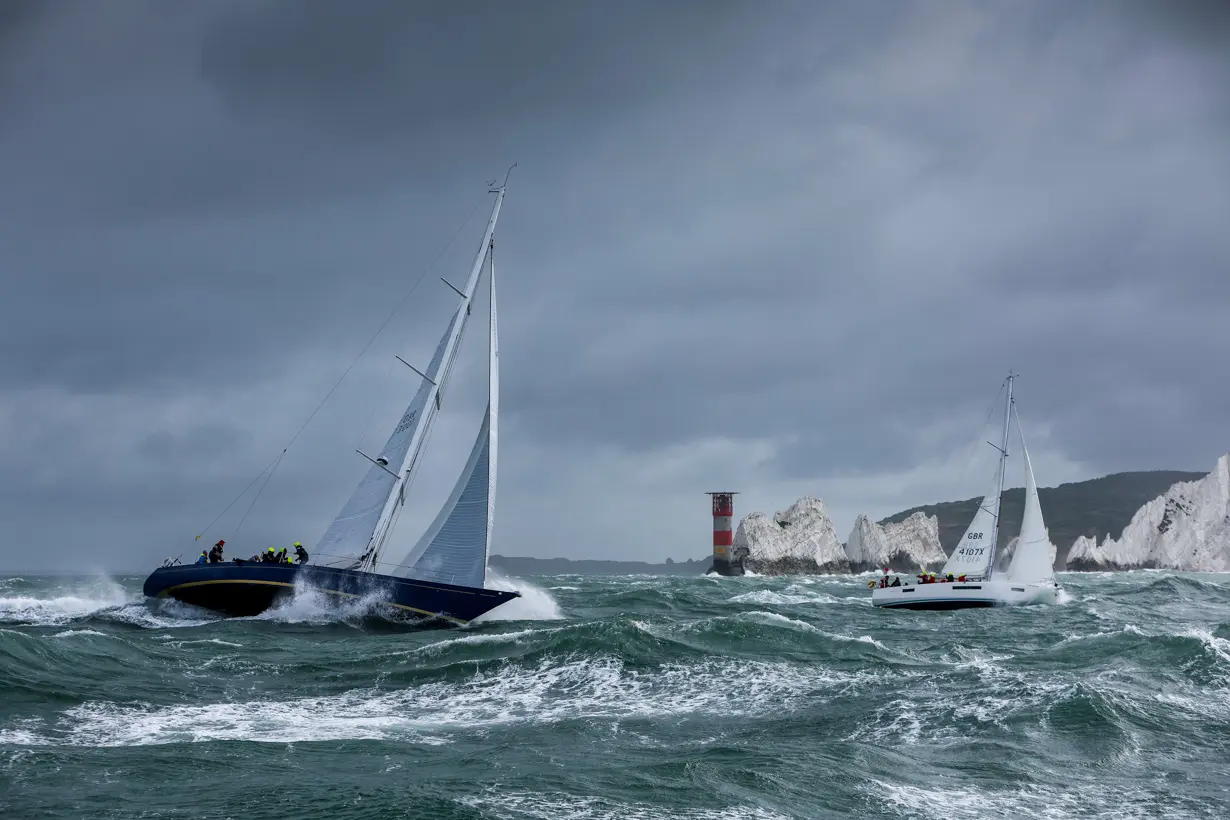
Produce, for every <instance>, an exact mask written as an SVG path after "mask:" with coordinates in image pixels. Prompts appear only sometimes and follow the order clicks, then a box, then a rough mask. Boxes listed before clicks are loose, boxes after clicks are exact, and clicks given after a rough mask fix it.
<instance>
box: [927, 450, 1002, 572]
mask: <svg viewBox="0 0 1230 820" xmlns="http://www.w3.org/2000/svg"><path fill="white" fill-rule="evenodd" d="M999 483H1000V482H999V467H998V466H996V468H995V480H994V483H993V484H992V486H991V491H990V492H989V493H987V494H986V495H985V496H983V497H982V500H981V501H980V502H979V503H978V512H976V513H975V514H974V520H973V521H971V522H970V524H969V527H967V528H966V530H965V533H964V534H963V535H962V536H961V540H960V541H958V542H957V545H956V546H955V547H954V548H953V550H952V555H950V556H948V563H946V564H944V569H943V570H942V571H941V574H942V575H947V574H948V573H950V572H951V573H952V574H953V575H954V576H960V575H965V576H969V577H972V578H981V577H983V576H984V575H985V574H986V570H987V566H988V564H989V563H990V560H991V552H992V551H991V541H992V539H994V538H995V518H996V516H997V515H998V514H999Z"/></svg>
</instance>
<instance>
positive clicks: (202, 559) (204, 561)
mask: <svg viewBox="0 0 1230 820" xmlns="http://www.w3.org/2000/svg"><path fill="white" fill-rule="evenodd" d="M196 562H197V563H198V564H207V563H209V558H208V557H207V556H206V555H205V550H201V557H200V558H198V559H196Z"/></svg>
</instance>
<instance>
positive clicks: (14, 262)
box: [0, 0, 1230, 571]
mask: <svg viewBox="0 0 1230 820" xmlns="http://www.w3.org/2000/svg"><path fill="white" fill-rule="evenodd" d="M1227 9H1230V7H1227V6H1226V5H1225V4H1224V3H1220V2H1216V0H1212V1H1211V2H1207V3H1206V2H1169V3H1160V2H1159V3H1150V2H1143V1H1142V2H1135V1H1134V0H1123V1H1122V2H1112V1H1111V0H1107V1H1106V2H1098V1H1097V0H1088V1H1087V2H1080V3H1072V2H1059V1H1058V0H1056V2H1030V3H992V2H985V3H980V2H961V1H960V0H943V2H912V3H892V2H883V3H844V2H843V3H825V2H820V0H807V2H794V3H791V2H785V1H784V0H780V1H779V2H772V3H761V2H743V3H733V2H719V1H718V0H713V1H712V2H710V1H709V0H704V1H703V2H684V1H683V0H677V1H676V2H668V3H661V2H631V1H629V2H621V3H608V2H582V0H534V1H533V2H529V1H528V0H527V2H521V3H510V2H479V0H466V2H461V3H458V2H453V1H452V0H450V1H449V2H415V3H408V2H394V1H392V0H390V1H389V2H374V1H373V2H358V1H357V0H351V2H347V3H324V2H318V3H310V2H278V1H277V0H274V1H272V2H271V1H269V0H262V1H261V2H256V0H235V2H177V3H164V2H155V1H154V0H108V2H106V3H102V2H90V1H89V0H80V1H79V2H39V0H5V2H3V3H0V345H2V346H3V351H2V355H0V488H2V490H3V492H2V493H0V521H3V522H4V524H5V535H4V541H5V546H4V547H3V548H2V549H0V571H4V570H9V571H13V570H37V569H50V568H76V569H80V570H94V569H107V570H112V571H131V570H137V571H141V570H145V569H148V568H150V567H151V566H153V565H156V563H157V562H158V561H160V560H161V559H162V558H163V557H164V556H166V555H174V554H179V553H185V554H186V555H190V554H192V552H193V551H194V547H195V546H198V544H195V543H194V542H193V536H195V535H196V534H198V533H200V532H201V531H202V530H203V528H205V527H206V525H207V524H209V523H210V522H211V521H212V520H213V519H214V518H215V516H217V515H218V514H219V513H222V512H223V510H224V508H226V506H227V504H228V503H230V502H231V501H232V500H233V499H234V498H235V497H236V496H238V495H239V494H240V491H241V490H243V489H244V487H245V486H247V485H248V484H249V482H251V481H252V480H253V479H254V478H256V477H257V476H258V474H259V473H260V471H261V470H262V468H264V467H265V466H266V465H267V464H268V463H269V462H270V461H271V460H273V459H274V458H275V457H276V456H277V455H278V453H279V452H280V451H281V450H282V448H283V447H286V445H287V442H288V441H290V440H291V438H292V437H293V436H295V434H296V431H298V430H299V429H300V428H301V427H302V426H303V424H304V422H305V421H307V420H308V418H309V417H311V422H310V424H308V425H307V427H306V428H304V430H303V432H302V434H301V435H299V436H298V437H297V438H295V439H294V443H293V445H292V446H291V447H290V448H289V450H288V452H287V454H286V456H285V458H284V459H283V460H282V462H281V463H280V464H279V466H278V469H277V471H276V472H275V473H274V474H273V477H272V478H271V479H270V480H269V481H268V483H267V484H266V485H265V486H264V489H263V492H262V493H261V495H260V497H259V499H258V500H257V501H256V503H255V504H254V505H253V504H252V503H251V502H252V498H253V494H252V493H251V492H249V493H248V494H247V495H245V496H244V497H242V498H241V499H240V500H239V501H238V502H237V503H236V504H235V505H234V506H232V507H231V508H230V510H229V511H228V512H227V513H226V514H225V515H224V516H223V517H222V519H221V520H220V521H219V522H218V523H217V524H216V525H214V526H213V528H212V529H209V530H208V531H206V533H205V537H203V538H202V540H201V542H200V543H202V544H204V543H212V541H214V540H216V539H217V538H219V537H222V538H227V539H228V543H229V544H230V545H231V546H233V547H234V552H233V554H247V550H248V549H251V550H252V551H256V550H258V549H260V548H261V547H263V546H266V545H268V544H278V545H283V544H288V543H290V542H291V541H294V540H301V541H303V542H304V543H305V544H308V545H309V547H310V546H311V544H312V543H313V542H314V541H315V539H316V538H318V537H319V535H320V534H321V533H322V532H323V530H324V528H325V526H326V525H327V523H328V521H329V520H330V519H331V518H332V516H333V515H334V514H335V513H336V512H337V511H338V510H339V509H340V508H341V506H342V504H343V503H344V502H345V500H346V498H347V496H348V495H349V492H350V490H351V488H352V487H353V485H354V484H355V483H356V482H357V481H358V480H359V478H360V477H361V475H362V474H363V472H364V471H365V469H366V468H367V463H366V462H365V461H363V460H362V459H361V458H360V457H359V456H358V455H356V454H355V452H354V450H355V449H356V448H364V449H378V448H379V444H380V442H381V441H382V440H383V437H384V435H385V434H386V432H387V430H388V428H389V427H390V426H391V425H392V424H393V423H394V422H395V420H396V418H397V416H398V415H399V413H400V411H401V408H402V406H403V405H404V403H405V402H406V401H407V400H408V399H409V398H410V396H411V395H412V394H413V391H414V389H415V388H416V387H417V382H416V381H415V379H414V377H413V374H412V373H409V372H408V371H407V370H406V369H405V368H404V367H402V366H401V365H400V364H397V363H396V361H395V359H394V358H393V357H394V355H395V354H399V355H402V356H403V357H405V358H406V359H408V360H409V361H412V362H417V363H419V364H420V365H421V364H423V363H425V362H426V361H427V359H428V358H429V357H430V352H431V348H432V347H433V346H434V344H435V341H436V339H437V338H438V336H439V334H440V333H442V332H443V330H444V327H445V325H446V323H447V320H448V316H449V312H450V311H451V310H452V309H453V308H454V307H455V304H456V302H455V296H454V295H453V294H452V293H451V291H449V290H448V288H447V287H445V286H444V285H443V284H441V283H440V282H439V278H440V277H441V276H446V277H448V278H450V279H452V280H453V281H456V282H460V281H461V280H462V279H463V278H464V272H465V269H466V267H467V266H468V263H469V261H470V258H471V257H472V254H473V252H474V250H475V245H476V243H477V242H478V240H479V237H480V236H481V231H482V227H483V224H484V222H485V217H486V213H487V210H488V208H489V207H490V195H489V194H488V193H487V182H488V181H489V180H492V179H495V178H497V177H500V176H502V175H503V173H504V171H505V169H506V168H507V167H508V166H509V165H511V164H512V163H513V162H516V163H518V167H517V169H516V170H515V171H514V172H513V176H512V179H511V182H510V185H509V193H508V198H507V201H506V203H505V210H504V213H503V216H502V217H501V221H500V224H499V229H498V231H497V246H498V249H497V266H498V273H499V276H500V287H501V292H500V332H501V361H502V368H503V391H502V394H501V405H502V412H503V416H502V430H501V435H502V439H501V453H500V484H499V496H498V508H497V525H496V526H497V533H496V536H495V542H494V544H493V550H494V551H495V552H500V553H504V554H511V555H539V556H567V557H612V558H621V557H622V558H632V559H645V560H661V559H664V558H666V557H673V558H675V559H676V560H679V559H683V558H689V557H699V556H701V555H704V554H705V553H706V552H707V551H708V549H709V543H710V536H709V529H710V526H709V525H710V520H709V510H708V501H707V499H706V498H705V497H704V495H703V493H704V492H705V491H706V490H712V489H735V490H739V491H741V492H742V493H743V494H742V495H740V496H739V497H738V498H737V500H736V513H737V514H740V515H741V514H744V513H747V512H749V511H752V510H756V509H759V510H766V511H772V510H774V509H779V508H783V507H785V506H787V505H789V504H790V503H791V502H792V501H794V500H795V499H796V498H797V497H798V496H800V495H803V494H811V495H815V496H819V497H821V498H823V499H824V500H825V502H826V503H827V504H828V505H829V507H830V510H831V513H832V515H833V517H834V521H835V524H836V526H837V529H838V532H839V534H840V535H841V536H842V537H843V538H844V537H845V535H846V533H848V532H849V529H850V527H851V525H852V524H853V522H854V518H855V516H856V515H857V514H858V513H860V512H866V513H869V514H872V515H873V516H876V517H879V516H882V515H885V514H888V513H891V512H894V511H896V510H898V509H902V508H904V507H908V506H912V505H915V504H921V503H927V502H931V501H938V500H945V499H951V498H964V497H968V496H971V495H975V494H977V493H978V492H980V491H981V490H982V489H983V486H984V485H985V483H986V477H987V475H989V473H988V469H989V467H987V465H989V464H990V461H989V457H988V456H987V454H986V453H985V452H984V451H987V450H989V448H987V447H985V446H982V447H981V448H979V446H978V444H979V442H981V441H982V440H984V439H985V438H987V437H988V436H993V435H995V430H994V428H995V425H996V421H992V422H991V425H990V426H989V427H987V428H986V429H985V430H984V429H982V425H983V422H984V420H985V419H986V414H987V409H988V406H989V404H990V403H991V401H992V400H993V399H994V398H995V395H996V390H997V389H998V387H999V383H1000V381H1001V380H1002V378H1003V376H1004V375H1005V374H1006V373H1007V371H1008V370H1009V369H1010V368H1011V369H1013V370H1015V371H1017V372H1019V373H1020V374H1021V378H1020V380H1019V382H1018V385H1017V390H1018V401H1019V407H1020V410H1021V417H1022V419H1023V421H1024V424H1025V426H1026V434H1027V435H1028V442H1029V444H1030V450H1031V454H1032V455H1033V459H1034V465H1035V469H1036V471H1037V473H1038V478H1039V482H1040V483H1041V484H1043V485H1045V486H1053V485H1055V484H1058V483H1061V482H1064V481H1071V480H1079V479H1084V478H1091V477H1095V476H1098V475H1102V474H1105V473H1108V472H1114V471H1120V470H1136V469H1155V468H1172V469H1194V470H1207V469H1209V468H1210V467H1211V466H1212V464H1213V462H1214V460H1215V459H1216V458H1217V456H1219V455H1220V454H1222V453H1223V452H1225V451H1226V450H1227V449H1230V436H1228V435H1227V428H1226V426H1225V419H1226V409H1227V407H1230V379H1228V378H1227V375H1226V374H1227V370H1226V363H1227V362H1228V361H1230V230H1227V228H1226V226H1227V225H1228V224H1230V150H1228V148H1230V56H1228V55H1230V11H1227ZM416 283H417V284H416ZM403 300H404V307H402V308H401V309H400V310H398V311H397V312H396V314H395V315H394V316H393V319H392V320H391V321H390V322H389V323H388V325H387V326H386V327H385V329H384V330H383V331H382V332H381V333H380V334H378V335H376V336H375V341H374V342H373V343H372V344H371V346H370V347H369V348H368V349H367V352H366V354H365V355H363V356H362V357H361V358H359V360H358V363H357V364H355V365H354V367H353V369H351V370H350V371H349V373H348V375H347V376H346V378H345V379H344V380H343V381H342V382H341V384H340V386H338V387H337V390H336V391H335V392H334V393H333V394H332V395H331V397H330V398H329V400H328V401H327V402H325V404H324V405H323V407H321V409H320V410H319V412H318V413H316V414H315V415H314V416H313V415H312V414H313V411H314V410H316V408H317V406H318V405H319V404H320V402H321V400H322V399H323V398H324V397H325V396H326V395H327V394H328V393H329V391H330V389H331V388H332V387H333V386H334V384H335V383H336V382H337V380H338V378H339V377H340V376H341V375H342V374H343V373H344V372H347V368H348V367H349V366H350V365H351V364H352V363H353V362H354V361H355V358H356V356H358V355H359V353H360V351H362V350H363V349H364V346H365V345H366V344H367V343H368V341H369V340H370V339H371V338H372V337H373V334H375V333H376V331H377V329H378V328H379V327H380V326H381V324H382V323H384V322H385V320H386V319H387V318H388V317H389V315H390V313H392V312H393V311H394V308H396V307H397V306H398V305H399V304H400V303H402V302H403ZM481 316H482V314H481V313H480V314H479V318H480V322H478V323H476V324H475V325H474V327H475V328H478V327H481ZM482 338H483V335H482V333H481V331H478V332H471V333H470V334H469V335H468V336H467V345H466V347H465V349H464V350H463V354H462V358H461V361H460V363H459V365H458V370H457V371H456V373H455V375H454V379H455V382H454V389H453V390H452V392H451V394H450V397H449V401H448V402H447V403H446V412H445V414H444V415H443V417H442V419H441V423H440V424H439V425H438V426H437V428H436V430H435V433H434V435H433V437H432V439H431V442H430V450H429V460H428V462H427V464H426V465H425V467H424V468H423V471H422V472H421V473H420V477H419V480H418V482H417V483H416V485H415V491H416V495H415V497H414V500H413V502H412V503H411V505H410V514H409V515H407V517H406V518H405V519H404V520H403V526H402V528H401V530H399V533H398V543H400V544H403V545H408V544H409V543H410V542H411V541H413V539H414V538H415V537H416V536H417V534H418V530H420V529H421V528H422V527H423V526H424V525H425V524H426V523H427V521H428V520H429V519H430V516H431V515H432V514H433V513H434V508H435V507H436V506H438V504H439V503H440V502H441V501H442V500H443V499H444V497H445V496H447V494H448V491H449V490H450V489H451V485H452V482H453V480H454V478H455V475H456V471H457V470H458V469H459V467H460V465H461V463H462V461H463V460H464V458H465V455H466V453H467V452H468V449H469V445H470V442H471V441H472V437H473V435H474V431H475V429H476V426H477V424H478V421H479V420H480V417H481V414H482V406H483V401H484V395H483V385H484V381H483V369H482V355H483V351H482V347H481V342H482ZM972 453H973V454H976V455H974V456H971V454H972ZM992 455H993V454H992ZM1018 483H1019V481H1018ZM249 508H250V512H248V511H249ZM245 513H247V514H246V518H245V517H244V516H245ZM241 519H243V523H242V526H241V527H240V526H239V524H240V520H241ZM237 527H238V529H236V528H237Z"/></svg>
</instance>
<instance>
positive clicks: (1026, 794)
mask: <svg viewBox="0 0 1230 820" xmlns="http://www.w3.org/2000/svg"><path fill="white" fill-rule="evenodd" d="M1066 779H1067V778H1065V780H1066ZM866 788H867V791H868V793H869V794H870V795H871V796H872V798H873V799H874V800H876V801H878V802H880V803H887V804H891V805H892V806H894V807H895V808H897V809H898V810H900V811H904V812H905V813H906V815H907V816H910V817H933V818H936V820H963V818H970V820H984V818H987V817H1011V818H1045V820H1064V819H1065V818H1078V817H1114V818H1116V820H1135V818H1180V817H1190V816H1191V815H1189V814H1187V813H1186V812H1185V811H1183V810H1181V809H1179V808H1178V807H1177V806H1165V805H1163V804H1162V803H1161V801H1160V800H1159V798H1158V795H1157V794H1156V793H1155V792H1150V791H1147V790H1145V789H1142V788H1139V787H1136V788H1132V787H1125V786H1124V785H1123V784H1122V783H1116V784H1113V785H1111V784H1104V783H1097V782H1089V781H1085V782H1080V783H1075V784H1074V783H1071V782H1068V783H1067V785H1066V786H1065V787H1063V788H1056V787H1048V786H1039V785H1027V786H1022V787H1017V788H1009V789H1003V790H990V789H976V788H961V787H960V786H957V785H955V784H954V785H945V786H943V787H940V788H935V789H928V788H923V787H921V786H913V785H907V784H896V783H887V782H884V781H882V780H874V779H873V780H872V781H871V782H870V784H868V786H867V787H866ZM1209 816H1216V815H1215V814H1214V815H1209Z"/></svg>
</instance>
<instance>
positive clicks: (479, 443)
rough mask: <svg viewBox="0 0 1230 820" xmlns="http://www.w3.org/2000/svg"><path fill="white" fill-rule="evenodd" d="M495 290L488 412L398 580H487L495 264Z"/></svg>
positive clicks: (494, 424)
mask: <svg viewBox="0 0 1230 820" xmlns="http://www.w3.org/2000/svg"><path fill="white" fill-rule="evenodd" d="M488 281H489V283H490V286H491V299H490V303H491V307H490V311H491V313H490V328H491V333H490V341H489V346H488V359H487V395H488V403H487V412H486V415H484V417H483V423H482V426H481V427H480V428H479V431H478V437H477V438H476V439H475V440H474V447H473V448H472V449H471V451H470V457H469V458H468V459H466V466H465V468H464V469H463V470H462V471H461V476H460V477H459V478H458V479H457V485H456V486H455V487H454V488H453V492H452V493H451V494H450V495H449V497H448V501H446V502H445V503H444V506H443V507H442V508H441V509H440V512H439V514H438V515H437V516H436V519H435V521H433V522H432V524H431V526H430V527H428V528H427V531H426V532H425V533H423V537H422V538H420V539H419V541H418V543H417V544H415V545H414V548H413V549H412V550H410V552H409V554H408V555H406V557H405V559H404V560H402V562H401V564H400V566H398V568H397V569H396V570H395V571H394V574H396V575H399V576H402V577H407V576H408V577H415V578H420V579H423V580H428V581H431V580H435V581H443V582H444V583H449V584H459V585H462V586H471V587H481V586H482V585H483V582H484V581H485V580H486V577H487V551H488V546H489V544H490V539H491V527H492V524H493V523H494V517H495V482H496V454H497V452H498V450H497V446H496V445H497V433H498V430H499V419H500V384H499V382H500V362H499V343H498V333H497V329H496V309H495V260H494V259H492V260H491V267H490V270H489V271H488Z"/></svg>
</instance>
